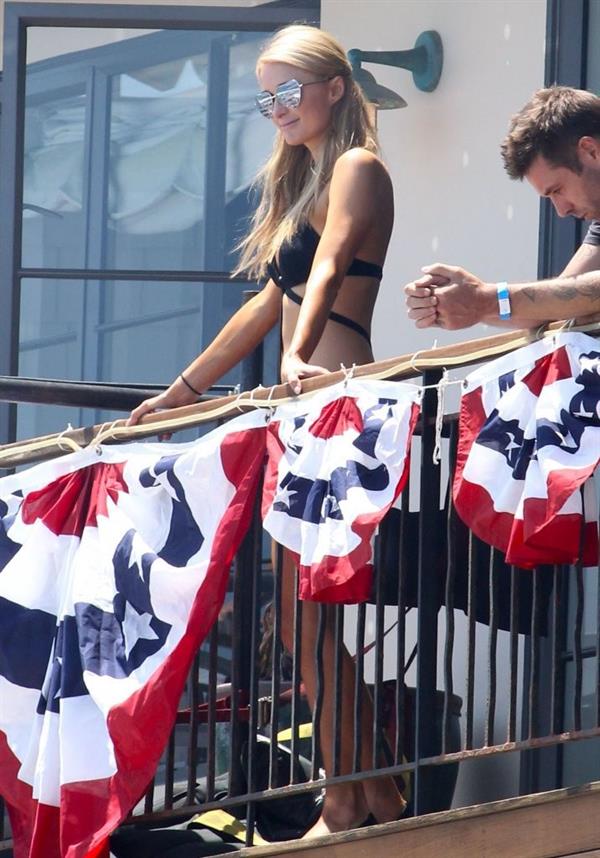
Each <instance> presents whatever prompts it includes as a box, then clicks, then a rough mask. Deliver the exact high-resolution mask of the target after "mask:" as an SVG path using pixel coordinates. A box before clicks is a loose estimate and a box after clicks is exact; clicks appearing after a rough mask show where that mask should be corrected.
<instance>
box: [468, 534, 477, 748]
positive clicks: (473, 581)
mask: <svg viewBox="0 0 600 858" xmlns="http://www.w3.org/2000/svg"><path fill="white" fill-rule="evenodd" d="M474 548H475V537H474V536H473V534H472V533H471V532H470V531H469V555H468V556H469V561H468V566H469V570H468V574H469V595H468V603H467V623H468V632H467V690H466V693H465V700H466V725H465V750H470V749H471V748H472V747H473V711H474V703H475V611H476V604H475V599H476V592H477V564H476V563H475V562H474V557H473V554H474Z"/></svg>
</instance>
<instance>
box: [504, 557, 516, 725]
mask: <svg viewBox="0 0 600 858" xmlns="http://www.w3.org/2000/svg"><path fill="white" fill-rule="evenodd" d="M509 648H510V700H509V704H508V735H507V741H508V742H514V741H516V738H517V680H518V673H519V570H518V569H517V568H516V566H511V567H510V643H509Z"/></svg>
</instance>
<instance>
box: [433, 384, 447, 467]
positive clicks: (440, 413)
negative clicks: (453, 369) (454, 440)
mask: <svg viewBox="0 0 600 858" xmlns="http://www.w3.org/2000/svg"><path fill="white" fill-rule="evenodd" d="M448 384H450V382H449V380H448V370H447V369H444V372H443V375H442V377H441V378H440V380H439V382H438V384H437V385H436V387H437V392H438V398H437V413H436V415H435V447H434V448H433V455H432V457H431V458H432V459H433V464H434V465H439V463H440V462H441V461H442V429H443V428H444V404H445V400H446V388H447V387H448Z"/></svg>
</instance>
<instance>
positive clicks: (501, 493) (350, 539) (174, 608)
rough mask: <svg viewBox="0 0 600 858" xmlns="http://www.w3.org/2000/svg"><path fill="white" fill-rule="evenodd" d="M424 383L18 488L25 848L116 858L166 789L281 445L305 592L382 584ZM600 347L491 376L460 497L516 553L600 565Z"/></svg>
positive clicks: (281, 512) (13, 497)
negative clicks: (376, 562) (119, 837)
mask: <svg viewBox="0 0 600 858" xmlns="http://www.w3.org/2000/svg"><path fill="white" fill-rule="evenodd" d="M421 394H422V389H421V388H419V387H418V386H416V385H411V384H402V383H397V382H381V381H372V380H366V379H363V380H359V379H348V380H347V381H346V382H344V383H343V384H340V385H337V386H335V387H331V388H328V389H325V390H322V391H320V392H318V393H315V394H314V395H312V396H310V397H306V398H300V399H298V400H297V401H293V402H290V403H288V404H285V405H283V406H280V407H279V408H278V409H277V410H276V411H275V413H274V414H273V415H272V416H271V417H267V416H266V415H265V414H264V413H258V412H255V413H253V414H248V415H244V416H241V417H239V418H236V419H234V420H231V421H230V422H229V423H227V424H226V425H224V426H221V427H220V428H218V429H216V430H214V431H213V432H211V433H210V434H208V435H205V436H204V437H203V438H201V439H199V440H198V441H196V442H193V443H191V444H168V445H165V444H147V443H136V444H128V445H119V446H107V447H103V448H101V449H100V451H97V450H95V449H87V450H84V451H82V452H79V453H74V454H72V455H70V456H67V457H65V458H62V459H58V460H55V461H53V462H50V463H46V464H43V465H39V466H37V467H35V468H31V469H30V470H28V471H24V472H21V473H19V474H16V475H13V476H10V477H5V478H3V479H1V480H0V794H2V795H3V797H4V798H5V800H6V801H7V804H8V805H9V808H10V813H11V821H12V826H13V832H14V837H15V856H16V858H100V856H103V855H104V854H105V853H104V852H103V850H105V849H106V846H107V838H108V835H109V834H110V833H111V831H113V830H114V828H115V827H116V826H117V825H118V824H119V823H120V821H121V820H122V819H123V818H124V817H125V816H126V815H127V813H128V812H129V811H130V809H131V808H132V807H133V806H134V805H135V803H136V801H137V800H138V799H139V796H140V795H141V794H142V793H143V790H144V789H145V787H146V786H147V784H148V782H149V781H150V779H151V777H152V775H153V773H154V770H155V768H156V765H157V762H158V759H159V757H160V754H161V752H162V750H163V748H164V745H165V742H166V740H167V737H168V734H169V731H170V728H171V726H172V724H173V720H174V717H175V710H176V706H177V702H178V700H179V696H180V693H181V689H182V687H183V683H184V681H185V677H186V674H187V671H188V669H189V665H190V662H191V659H192V657H193V654H194V653H195V651H196V650H197V647H198V646H199V644H200V642H201V640H202V638H203V637H204V635H205V634H206V632H207V631H208V629H209V628H210V626H211V625H212V623H213V622H214V620H215V618H216V616H217V614H218V611H219V609H220V606H221V603H222V600H223V596H224V592H225V586H226V581H227V576H228V572H229V566H230V563H231V559H232V557H233V554H234V552H235V551H236V549H237V547H238V545H239V543H240V540H241V538H242V536H243V534H244V532H245V530H246V528H247V526H248V523H249V521H250V517H251V509H252V503H253V499H254V495H255V489H256V486H257V484H258V482H259V479H260V474H261V472H262V469H263V466H264V461H265V455H266V453H267V451H268V457H267V468H266V476H265V484H264V494H263V515H264V526H265V528H266V529H267V530H268V532H269V533H270V534H271V535H272V536H273V538H274V539H275V540H277V541H278V542H279V543H280V544H281V545H283V546H285V547H286V548H287V550H289V551H291V552H292V553H293V554H294V555H295V556H296V558H297V561H298V565H299V569H300V589H301V596H302V598H306V599H317V600H320V601H336V602H349V601H360V600H363V599H366V598H368V597H369V595H370V585H371V573H372V537H373V535H374V533H375V530H376V528H377V524H378V522H379V521H380V520H381V519H382V517H383V515H384V514H385V512H386V511H387V510H388V509H389V507H390V506H391V504H392V503H393V502H394V500H395V499H396V498H397V497H398V495H399V494H400V492H401V491H402V488H403V486H404V484H405V481H406V476H407V473H408V463H409V451H410V444H411V437H412V433H413V430H414V426H415V423H416V420H417V418H418V415H419V410H420V400H421ZM599 402H600V347H599V345H598V344H597V342H596V341H595V340H594V339H592V338H590V337H587V336H585V335H583V334H571V333H564V334H559V335H557V336H556V338H555V339H554V340H545V341H541V342H537V343H535V344H533V345H530V346H527V347H526V348H524V349H521V350H519V351H518V352H515V353H513V354H511V355H507V356H506V357H503V358H501V359H499V360H497V361H494V362H492V363H490V364H488V365H487V366H485V367H484V368H483V369H480V370H476V371H475V372H474V373H472V374H471V375H470V376H469V378H468V379H467V381H466V382H465V390H464V395H463V397H462V402H461V417H460V430H459V448H458V461H457V468H456V472H455V479H454V499H455V505H456V509H457V511H458V512H459V514H460V515H461V517H462V518H463V519H464V521H465V522H466V524H467V525H469V527H471V528H472V529H473V531H474V532H475V533H476V534H477V535H478V536H480V537H481V538H482V539H484V540H486V541H487V542H489V543H490V544H492V545H495V546H496V547H498V548H499V549H501V550H503V551H505V552H506V555H507V560H508V562H510V563H514V564H516V565H521V566H533V565H536V564H539V563H555V562H565V563H569V562H575V561H577V560H578V558H579V556H580V550H581V548H583V559H584V562H585V563H586V564H593V565H595V564H596V563H597V558H598V530H597V518H598V513H597V506H596V502H595V495H594V484H593V480H591V479H590V477H591V475H592V474H593V472H594V470H595V469H596V468H597V465H598V461H599V459H600V408H599Z"/></svg>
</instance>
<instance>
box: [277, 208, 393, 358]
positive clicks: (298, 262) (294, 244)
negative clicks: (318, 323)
mask: <svg viewBox="0 0 600 858" xmlns="http://www.w3.org/2000/svg"><path fill="white" fill-rule="evenodd" d="M320 240H321V236H320V235H319V233H318V232H317V231H316V229H314V227H312V226H311V225H310V223H308V221H307V222H306V223H305V224H303V225H302V226H301V227H300V229H299V230H298V231H297V232H296V233H295V234H294V235H293V237H292V238H291V239H290V240H289V241H286V242H285V243H284V244H282V246H281V247H280V248H279V253H278V254H277V256H276V257H274V258H273V259H272V260H271V262H269V264H268V265H267V271H268V273H269V277H270V278H271V280H273V282H274V283H275V285H276V286H279V288H280V289H281V290H282V291H283V292H284V294H285V295H287V297H288V298H290V299H291V300H292V301H294V303H295V304H302V297H301V296H300V295H298V294H297V293H296V292H294V291H293V287H294V286H300V285H301V284H303V283H306V281H307V280H308V275H309V274H310V269H311V268H312V264H313V260H314V258H315V253H316V252H317V247H318V245H319V241H320ZM346 276H347V277H374V278H375V279H376V280H381V278H382V276H383V269H382V267H381V265H377V264H376V263H375V262H366V261H365V260H364V259H356V258H355V259H353V260H352V262H351V263H350V266H349V268H348V270H347V272H346ZM329 318H330V319H331V320H332V321H334V322H338V323H339V324H340V325H345V327H347V328H351V329H352V330H353V331H356V333H358V334H360V335H361V336H363V337H364V338H365V339H366V340H367V342H368V343H369V344H370V342H371V340H370V337H369V334H368V333H367V331H366V330H365V328H363V326H362V325H360V324H359V323H358V322H355V321H354V319H349V318H348V316H342V315H341V314H340V313H334V312H333V311H331V312H330V313H329Z"/></svg>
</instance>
